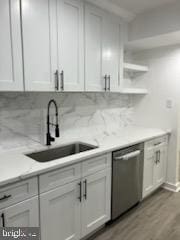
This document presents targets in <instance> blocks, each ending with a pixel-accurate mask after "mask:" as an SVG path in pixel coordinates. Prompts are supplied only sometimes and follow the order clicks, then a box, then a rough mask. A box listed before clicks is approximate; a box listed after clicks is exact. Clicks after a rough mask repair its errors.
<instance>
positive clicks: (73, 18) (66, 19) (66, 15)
mask: <svg viewBox="0 0 180 240" xmlns="http://www.w3.org/2000/svg"><path fill="white" fill-rule="evenodd" d="M58 46H59V48H58V57H59V71H60V72H62V71H63V75H64V76H62V75H61V76H62V77H63V79H61V81H63V82H61V87H62V90H64V91H83V90H84V56H83V52H84V35H83V3H82V1H80V0H58Z"/></svg>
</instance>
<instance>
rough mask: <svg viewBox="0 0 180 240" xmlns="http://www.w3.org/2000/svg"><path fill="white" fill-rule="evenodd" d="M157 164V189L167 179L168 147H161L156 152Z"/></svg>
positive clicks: (155, 171) (155, 170)
mask: <svg viewBox="0 0 180 240" xmlns="http://www.w3.org/2000/svg"><path fill="white" fill-rule="evenodd" d="M155 156H156V159H157V164H155V169H154V175H155V187H159V186H160V185H162V184H163V183H164V182H165V177H166V161H167V146H166V145H164V146H162V147H160V148H159V149H158V150H156V152H155Z"/></svg>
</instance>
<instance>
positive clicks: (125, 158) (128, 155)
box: [114, 150, 141, 161]
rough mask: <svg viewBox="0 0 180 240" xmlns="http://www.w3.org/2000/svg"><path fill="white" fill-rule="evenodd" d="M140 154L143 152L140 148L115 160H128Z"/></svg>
mask: <svg viewBox="0 0 180 240" xmlns="http://www.w3.org/2000/svg"><path fill="white" fill-rule="evenodd" d="M140 154H141V151H140V150H137V151H134V152H131V153H128V154H126V155H123V156H119V157H115V158H114V160H122V161H127V160H129V159H130V158H134V157H137V156H139V155H140Z"/></svg>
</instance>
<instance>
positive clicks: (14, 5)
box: [0, 0, 23, 91]
mask: <svg viewBox="0 0 180 240" xmlns="http://www.w3.org/2000/svg"><path fill="white" fill-rule="evenodd" d="M0 29H1V31H0V91H22V90H23V68H22V45H21V24H20V1H19V0H3V1H2V0H1V1H0Z"/></svg>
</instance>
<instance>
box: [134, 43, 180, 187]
mask: <svg viewBox="0 0 180 240" xmlns="http://www.w3.org/2000/svg"><path fill="white" fill-rule="evenodd" d="M136 58H137V59H139V60H141V61H142V62H143V63H147V64H148V65H149V68H150V71H149V72H148V73H147V74H145V75H143V76H141V77H140V78H141V79H143V80H144V81H147V87H148V90H149V94H148V95H147V96H146V97H134V98H133V100H134V103H135V102H136V104H135V122H136V123H137V124H140V125H143V126H148V127H160V128H164V129H172V135H171V138H170V147H169V160H168V172H167V181H168V182H169V183H173V184H175V183H177V181H179V173H178V169H179V167H178V166H179V160H178V157H177V154H178V151H177V147H178V144H177V143H178V142H177V141H178V139H177V132H178V105H179V102H180V101H179V96H180V46H173V47H168V48H159V49H154V50H148V51H144V52H141V53H139V54H136ZM167 100H171V101H172V108H168V107H167V106H166V104H167V103H166V101H167Z"/></svg>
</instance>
